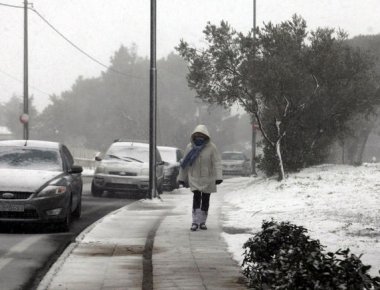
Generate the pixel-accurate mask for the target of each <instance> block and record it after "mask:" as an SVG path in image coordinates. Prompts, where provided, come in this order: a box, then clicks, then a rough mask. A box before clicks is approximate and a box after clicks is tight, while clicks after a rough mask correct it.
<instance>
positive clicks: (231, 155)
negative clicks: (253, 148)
mask: <svg viewBox="0 0 380 290" xmlns="http://www.w3.org/2000/svg"><path fill="white" fill-rule="evenodd" d="M222 159H223V160H244V159H245V158H244V155H243V154H241V153H223V154H222Z"/></svg>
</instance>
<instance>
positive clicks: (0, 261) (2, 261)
mask: <svg viewBox="0 0 380 290" xmlns="http://www.w3.org/2000/svg"><path fill="white" fill-rule="evenodd" d="M41 238H42V236H32V237H29V238H26V239H23V240H22V241H21V242H18V243H17V244H15V245H14V246H13V247H11V248H10V249H9V250H8V252H7V254H6V255H5V257H1V258H0V271H1V270H2V269H3V268H4V267H5V266H6V265H8V264H9V263H11V262H12V261H13V260H14V258H11V257H6V256H9V255H11V254H12V253H22V252H24V251H25V250H26V249H28V248H29V247H30V246H31V245H33V244H34V243H35V242H37V241H38V240H40V239H41Z"/></svg>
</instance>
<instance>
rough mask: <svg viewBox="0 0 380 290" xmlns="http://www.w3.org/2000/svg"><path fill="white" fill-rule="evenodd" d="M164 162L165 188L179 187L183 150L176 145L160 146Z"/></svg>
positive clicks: (168, 189)
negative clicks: (178, 178)
mask: <svg viewBox="0 0 380 290" xmlns="http://www.w3.org/2000/svg"><path fill="white" fill-rule="evenodd" d="M157 148H158V150H159V151H160V153H161V157H162V160H163V161H164V162H165V163H164V190H167V191H172V190H173V189H175V188H178V182H177V176H178V173H179V166H180V164H179V162H180V160H181V159H182V157H183V152H182V151H181V150H180V149H178V148H176V147H168V146H158V147H157Z"/></svg>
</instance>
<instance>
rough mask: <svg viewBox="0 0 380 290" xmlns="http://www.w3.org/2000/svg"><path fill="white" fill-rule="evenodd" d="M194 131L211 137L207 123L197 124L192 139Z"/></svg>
mask: <svg viewBox="0 0 380 290" xmlns="http://www.w3.org/2000/svg"><path fill="white" fill-rule="evenodd" d="M194 133H202V134H203V135H206V136H207V137H208V138H209V139H211V137H210V133H209V132H208V130H207V127H206V126H205V125H198V126H196V127H195V129H194V131H193V133H191V137H190V140H192V137H193V134H194Z"/></svg>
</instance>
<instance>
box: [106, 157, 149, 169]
mask: <svg viewBox="0 0 380 290" xmlns="http://www.w3.org/2000/svg"><path fill="white" fill-rule="evenodd" d="M99 166H102V167H104V168H105V169H106V170H107V171H110V170H126V171H129V170H132V171H133V170H140V169H143V168H149V163H147V162H135V161H125V160H114V159H113V160H102V162H101V163H100V164H99Z"/></svg>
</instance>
